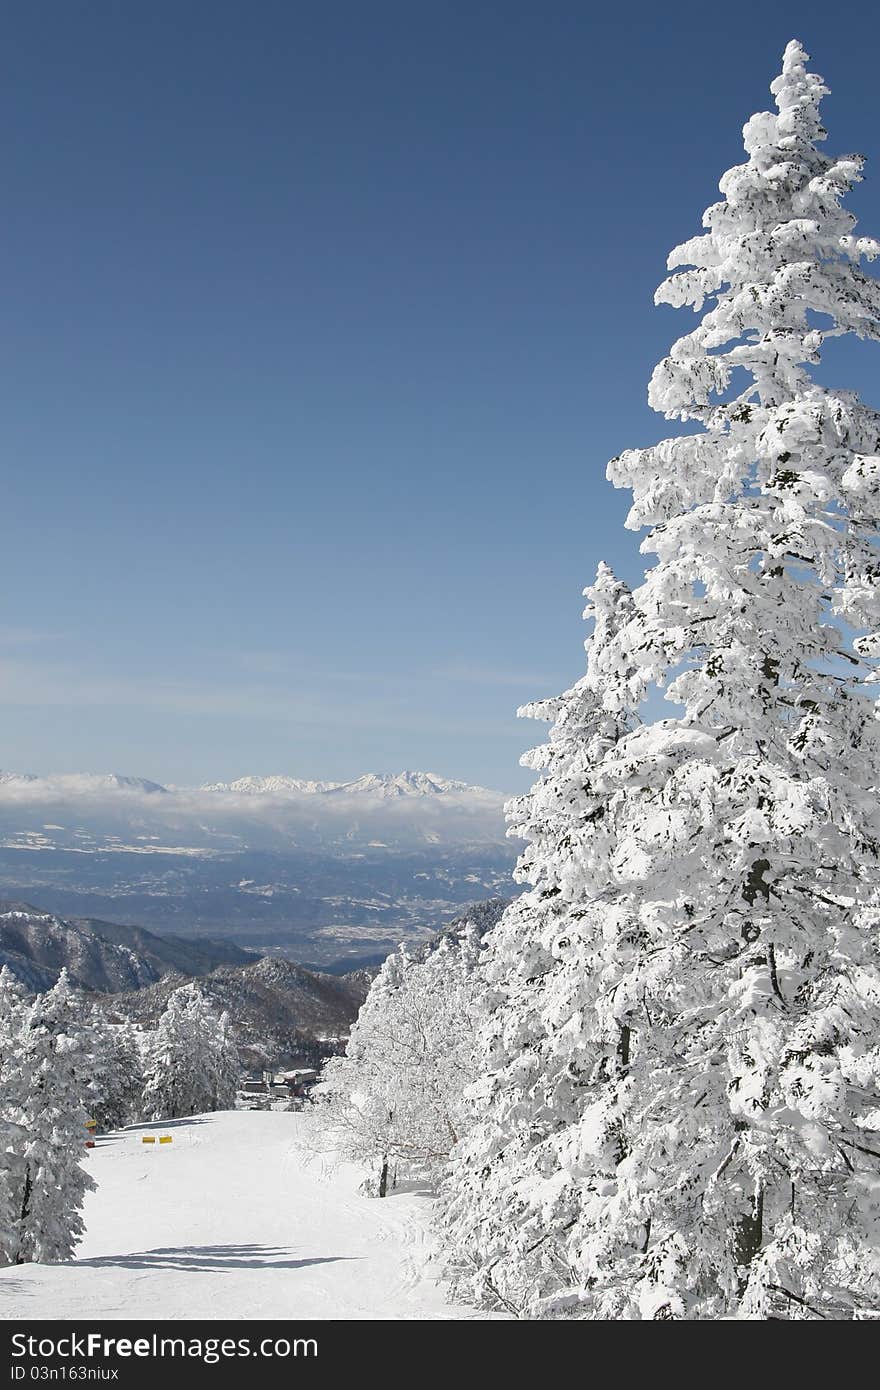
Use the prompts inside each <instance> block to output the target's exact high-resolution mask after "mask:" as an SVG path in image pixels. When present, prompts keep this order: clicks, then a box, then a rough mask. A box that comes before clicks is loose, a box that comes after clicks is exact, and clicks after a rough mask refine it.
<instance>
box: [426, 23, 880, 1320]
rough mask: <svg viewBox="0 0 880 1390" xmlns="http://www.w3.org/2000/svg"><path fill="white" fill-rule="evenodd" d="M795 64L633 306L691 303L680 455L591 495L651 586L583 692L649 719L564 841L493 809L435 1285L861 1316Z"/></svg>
mask: <svg viewBox="0 0 880 1390" xmlns="http://www.w3.org/2000/svg"><path fill="white" fill-rule="evenodd" d="M805 64H806V55H805V54H804V52H803V50H802V48H801V47H800V45H799V44H797V43H794V42H793V43H791V44H789V46H788V48H787V49H786V53H785V57H784V64H783V72H782V74H781V76H780V77H778V78H777V79H776V80H775V82H774V83H773V85H772V89H771V90H772V91H773V93H774V95H775V98H776V105H777V108H778V110H777V114H770V113H761V114H759V115H757V116H754V117H752V119H751V120H750V121H749V122H748V123H747V125H746V126H745V129H744V138H745V146H746V152H747V154H748V160H747V162H746V163H745V164H742V165H740V166H738V167H737V168H735V169H732V170H731V171H729V172H728V173H727V174H725V176H724V178H723V179H722V180H721V185H720V187H721V192H722V194H723V201H721V202H720V203H717V204H715V205H714V206H713V207H711V208H709V210H708V211H707V213H706V214H705V217H704V226H705V228H706V232H705V235H703V236H700V237H697V238H695V239H694V240H692V241H689V242H687V243H685V244H684V246H682V247H679V248H678V249H677V250H676V251H674V252H673V253H672V255H671V257H670V261H669V265H670V269H672V270H673V271H676V273H675V274H673V275H672V276H671V278H670V279H669V280H667V281H666V282H665V284H664V285H663V286H661V288H660V290H659V291H658V296H657V297H658V301H660V302H666V303H671V304H674V305H682V304H691V305H693V307H694V308H695V310H697V311H699V310H700V309H701V308H702V306H703V303H704V301H705V300H706V299H707V298H709V299H710V300H711V301H712V304H711V307H710V309H709V311H708V313H706V315H705V316H704V318H703V320H702V322H701V324H700V325H699V327H698V328H697V329H696V330H695V331H694V332H693V333H691V334H689V335H687V336H686V337H684V338H682V339H680V340H679V341H678V342H677V343H676V344H675V346H674V347H673V349H672V351H671V353H670V355H669V357H668V358H667V359H665V361H664V362H662V363H661V364H660V366H659V367H658V368H657V370H656V371H655V373H654V376H653V378H652V381H651V386H650V391H649V399H650V401H651V403H652V404H653V405H654V406H655V408H657V409H658V410H661V411H663V412H664V413H665V414H666V415H667V417H670V418H681V419H684V420H693V421H696V422H698V424H699V425H700V426H701V429H700V430H699V431H698V432H696V433H692V434H688V435H686V436H684V437H681V438H677V439H670V440H666V441H665V442H663V443H661V444H659V445H657V446H655V447H652V448H648V449H641V450H633V451H630V452H628V453H625V454H623V455H621V457H620V458H618V459H615V460H613V461H612V463H611V464H610V465H609V477H610V479H611V481H612V482H614V483H615V484H616V485H618V486H628V487H631V488H632V490H633V493H634V505H633V508H632V511H631V513H630V517H629V519H628V525H630V526H631V527H633V528H634V529H638V528H640V527H643V526H650V527H651V528H652V530H651V532H650V534H649V535H648V537H647V539H646V540H645V542H644V543H643V549H644V550H646V551H649V552H653V553H655V554H656V555H657V556H658V562H657V564H656V565H655V566H654V568H653V569H652V570H651V571H650V572H649V573H648V575H647V577H646V580H645V583H644V584H643V585H642V586H641V587H640V588H639V589H637V590H635V592H634V593H633V596H632V597H633V605H634V609H635V615H634V617H633V618H632V619H631V620H630V621H629V622H627V623H626V624H625V625H624V626H623V627H622V628H621V630H620V631H619V632H618V633H617V635H616V636H614V637H612V639H611V641H610V643H609V650H608V655H607V666H608V669H613V667H614V665H615V662H616V663H617V664H618V668H619V669H620V670H623V669H624V668H625V667H627V666H628V665H629V664H630V663H632V662H636V663H637V664H638V665H639V667H640V671H641V677H642V678H643V679H645V680H653V681H657V682H658V683H659V684H661V685H662V686H663V687H664V688H665V691H666V694H667V696H668V698H669V699H670V700H671V701H673V702H675V703H677V704H678V705H679V706H680V707H681V713H680V715H679V717H677V718H672V719H668V720H663V721H660V722H659V723H656V724H654V725H653V726H650V727H644V728H640V729H639V728H637V729H634V730H633V731H632V732H627V733H624V734H623V736H622V737H620V738H619V739H618V740H617V742H616V743H614V744H613V745H611V746H609V747H608V748H607V750H605V751H604V753H602V752H601V750H597V752H599V753H600V757H599V759H598V760H597V761H596V762H595V763H591V765H590V767H589V771H588V776H587V777H586V778H585V782H586V783H587V784H588V786H589V787H590V788H591V789H594V790H596V791H598V792H604V794H605V797H606V799H605V801H604V802H603V809H602V813H601V816H600V818H599V823H600V826H601V831H600V833H598V834H596V835H595V836H594V834H593V827H594V826H595V824H596V821H595V817H593V814H592V809H591V803H589V802H583V801H582V800H580V799H579V797H578V796H577V795H575V796H574V797H573V799H572V803H571V816H572V822H573V829H572V830H571V831H568V832H566V833H565V834H564V835H563V836H562V837H561V838H560V840H559V841H558V842H557V843H558V848H556V849H554V845H553V842H552V839H551V840H545V839H543V838H542V830H541V824H540V817H541V816H542V814H543V813H542V806H543V805H545V804H546V802H547V796H548V787H547V785H546V779H545V783H543V784H542V783H539V784H538V786H537V787H536V789H535V791H534V792H533V793H532V796H531V798H527V799H526V802H525V805H524V807H520V808H518V809H517V810H516V824H517V825H519V826H520V827H521V828H522V829H524V830H525V831H526V832H527V833H528V834H529V836H530V838H531V839H532V840H533V845H532V847H531V849H530V851H529V852H528V853H527V855H526V857H525V859H524V868H525V872H526V873H527V875H528V877H529V879H530V881H532V882H533V883H535V884H536V892H535V894H531V895H529V897H528V898H527V899H525V900H523V902H522V903H521V904H517V905H515V907H513V908H511V909H510V910H509V913H508V915H507V918H506V919H505V920H504V921H503V922H502V923H501V924H500V926H499V928H498V929H497V930H496V933H495V934H494V936H493V938H492V939H491V945H490V951H489V958H490V959H489V968H490V971H491V972H492V974H493V976H494V978H495V980H496V982H497V987H498V989H499V996H500V1002H499V1004H498V1008H497V1011H496V1014H495V1015H494V1017H493V1019H492V1020H491V1022H490V1027H489V1030H488V1034H487V1040H486V1041H487V1059H486V1060H487V1068H488V1071H489V1076H488V1077H487V1079H486V1081H485V1083H484V1086H483V1094H484V1097H485V1103H486V1106H487V1115H486V1119H485V1121H484V1122H483V1123H482V1124H481V1125H480V1126H479V1127H478V1128H477V1129H476V1130H475V1131H474V1133H473V1135H472V1136H471V1140H470V1142H469V1144H468V1145H467V1146H465V1147H464V1149H463V1151H462V1153H461V1155H460V1157H459V1160H458V1162H457V1165H456V1168H455V1170H454V1173H453V1177H452V1181H451V1184H450V1190H449V1195H448V1198H447V1211H448V1212H449V1214H450V1234H451V1237H452V1241H453V1252H454V1255H455V1257H456V1259H457V1261H458V1264H459V1267H460V1268H461V1269H466V1268H467V1266H468V1265H470V1266H471V1268H472V1270H473V1271H474V1273H473V1275H472V1282H473V1284H474V1285H475V1286H476V1287H477V1288H478V1289H482V1291H483V1292H484V1293H487V1294H488V1296H490V1297H494V1298H496V1299H498V1300H500V1301H502V1302H506V1303H507V1304H508V1305H509V1306H511V1307H514V1308H516V1309H518V1310H519V1309H525V1310H526V1311H528V1312H531V1313H535V1312H538V1313H540V1312H542V1311H543V1312H546V1313H548V1314H550V1315H561V1316H566V1315H568V1316H579V1317H591V1318H609V1317H614V1318H640V1317H641V1318H718V1317H730V1316H734V1317H746V1318H776V1319H779V1318H783V1319H790V1318H793V1319H800V1318H851V1317H861V1316H865V1315H867V1314H868V1313H869V1312H870V1310H875V1311H876V1309H877V1306H878V1302H880V1300H878V1295H877V1289H878V1287H880V1283H878V1273H880V1271H878V1261H877V1252H878V1247H877V1221H878V1199H877V1192H878V1164H880V1140H878V1133H877V1132H878V1129H880V1108H878V1089H880V1051H878V1043H877V1040H878V1037H880V971H878V934H877V928H878V921H880V911H878V901H880V894H878V877H877V876H878V851H880V825H878V807H877V786H878V781H880V738H878V723H877V720H876V717H875V709H876V706H875V702H874V700H873V699H872V695H871V688H870V687H871V682H872V681H873V680H875V679H876V676H875V658H876V656H877V655H878V654H880V635H878V631H877V630H878V627H880V563H878V560H880V555H878V549H877V529H878V514H880V415H878V413H877V412H876V411H874V410H872V409H870V408H869V407H867V406H865V405H863V404H862V403H861V402H860V401H859V399H858V398H857V397H856V396H855V395H854V394H853V393H852V392H844V391H838V390H830V389H827V388H824V387H822V386H820V385H819V384H817V383H816V382H815V381H814V380H813V379H812V378H811V376H810V373H809V371H808V368H809V367H810V366H812V365H814V364H816V363H817V362H818V360H819V352H820V348H821V345H822V342H823V341H824V339H825V338H827V337H832V336H838V335H840V334H843V333H846V332H852V333H855V334H856V335H857V336H859V337H862V338H873V339H880V289H878V286H877V284H876V282H875V281H874V280H872V279H870V278H869V277H868V276H866V275H865V273H864V272H863V271H862V270H861V269H860V265H859V262H860V260H861V258H862V257H865V256H867V257H873V256H875V255H877V254H878V253H880V246H878V244H877V243H876V242H874V241H871V240H867V239H857V238H855V237H854V236H853V235H852V232H853V226H854V219H853V217H852V215H851V214H849V213H848V212H845V211H843V210H842V208H841V206H840V202H841V199H842V197H843V195H844V194H845V193H846V192H847V191H848V190H849V189H850V188H851V186H852V185H853V184H854V183H855V182H856V181H857V180H858V179H859V177H860V172H861V167H862V160H861V159H860V158H859V157H858V156H849V157H846V158H833V157H829V156H827V155H825V154H823V153H822V152H821V151H820V149H819V148H818V145H819V143H820V142H821V141H822V140H823V139H824V138H825V132H824V130H823V129H822V125H821V122H820V117H819V102H820V99H821V97H822V96H823V95H824V94H825V90H826V89H825V88H824V86H823V84H822V82H821V79H819V78H818V77H815V76H813V75H812V74H810V73H808V72H807V70H806V66H805ZM679 267H685V268H684V269H679ZM560 772H561V774H562V778H563V781H564V779H565V776H566V769H565V767H564V766H562V767H561V768H558V769H554V768H553V766H552V764H551V765H549V771H548V777H549V779H550V780H551V781H556V780H558V778H559V775H560ZM551 795H553V793H552V791H551ZM563 801H564V790H563ZM536 822H537V824H536ZM566 838H567V839H568V840H570V841H572V845H571V849H572V852H571V854H570V855H569V854H568V850H569V845H567V844H566V843H565V841H566ZM566 856H567V864H568V872H567V873H565V872H560V870H559V869H558V867H557V866H556V865H555V863H554V858H555V859H559V858H563V859H565V858H566ZM547 894H550V898H549V900H548V898H547V897H546V896H545V895H547ZM530 901H531V903H532V904H534V911H533V912H531V911H530ZM542 916H543V917H544V919H545V923H546V924H545V925H544V926H543V927H542ZM554 919H555V921H556V930H555V931H554ZM573 919H574V921H573ZM573 927H576V930H573ZM536 935H537V936H538V937H539V938H540V945H541V947H542V948H543V954H541V955H539V957H538V959H537V961H535V962H534V964H533V960H532V958H533V956H534V954H535V953H534V951H533V950H531V949H530V943H531V942H533V941H534V939H535V937H536ZM523 962H525V964H524V963H523ZM524 971H525V972H526V973H527V974H528V976H529V978H528V979H527V980H526V981H525V982H522V974H523V972H524ZM578 982H579V984H578ZM566 1050H568V1051H569V1052H570V1056H571V1059H572V1065H571V1068H570V1072H565V1073H561V1071H560V1067H559V1061H560V1060H561V1059H562V1058H563V1057H564V1055H565V1053H566ZM548 1053H549V1054H553V1055H554V1056H556V1057H558V1059H559V1060H557V1061H555V1063H554V1064H553V1065H552V1066H549V1067H548V1066H547V1065H546V1064H545V1063H544V1061H543V1057H544V1056H545V1055H546V1054H548ZM536 1056H537V1058H538V1060H537V1061H536V1060H535V1058H536ZM596 1059H598V1060H596ZM557 1077H561V1080H562V1084H561V1086H560V1087H559V1089H558V1090H557V1089H555V1088H554V1087H555V1082H556V1079H557ZM579 1085H580V1086H581V1087H582V1089H581V1095H580V1099H578V1098H577V1087H578V1086H579Z"/></svg>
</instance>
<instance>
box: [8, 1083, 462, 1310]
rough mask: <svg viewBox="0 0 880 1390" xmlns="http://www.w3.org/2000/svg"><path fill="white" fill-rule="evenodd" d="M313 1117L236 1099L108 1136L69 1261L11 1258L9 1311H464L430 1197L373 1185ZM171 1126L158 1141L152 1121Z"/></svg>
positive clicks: (96, 1157)
mask: <svg viewBox="0 0 880 1390" xmlns="http://www.w3.org/2000/svg"><path fill="white" fill-rule="evenodd" d="M307 1128H308V1116H307V1114H303V1113H296V1112H287V1111H275V1112H261V1111H246V1110H238V1111H226V1112H222V1113H219V1114H214V1115H198V1116H194V1117H193V1118H192V1119H190V1120H176V1121H173V1122H171V1123H169V1124H168V1125H165V1126H162V1125H141V1126H135V1127H132V1128H131V1129H126V1130H122V1131H120V1132H119V1133H118V1134H112V1135H107V1136H106V1137H104V1138H102V1139H99V1141H98V1146H97V1147H96V1148H95V1149H94V1150H92V1151H91V1152H90V1153H89V1155H88V1158H87V1160H86V1162H87V1164H88V1168H89V1171H90V1172H91V1173H92V1176H93V1177H94V1178H95V1179H96V1181H97V1184H98V1188H97V1191H96V1192H93V1193H90V1194H89V1195H88V1196H87V1198H86V1204H85V1210H84V1219H85V1225H86V1234H85V1236H84V1238H83V1240H82V1243H81V1245H80V1246H79V1249H78V1251H77V1258H76V1260H74V1261H73V1262H71V1263H70V1264H57V1265H22V1266H18V1267H16V1268H10V1269H3V1270H0V1317H3V1318H5V1319H15V1318H28V1319H30V1318H35V1319H42V1318H60V1319H71V1320H73V1319H88V1320H94V1321H98V1320H100V1319H111V1318H137V1319H146V1320H150V1319H157V1320H158V1319H165V1318H170V1319H189V1318H209V1319H212V1320H220V1319H223V1320H229V1319H239V1320H247V1319H253V1318H271V1319H287V1318H322V1319H335V1318H340V1319H361V1320H399V1319H467V1318H479V1317H483V1316H485V1315H484V1314H482V1313H480V1312H478V1311H477V1310H475V1309H472V1308H467V1307H461V1306H457V1305H454V1304H452V1303H451V1302H450V1301H449V1298H448V1295H447V1294H446V1292H445V1290H444V1289H443V1287H442V1286H441V1285H440V1284H438V1283H437V1282H436V1281H435V1279H434V1278H433V1277H432V1274H431V1260H432V1256H433V1243H432V1238H431V1236H430V1232H429V1229H428V1223H429V1220H430V1199H429V1198H428V1197H427V1196H426V1194H425V1193H422V1192H407V1191H404V1192H399V1193H397V1194H392V1195H391V1196H390V1197H388V1198H386V1199H385V1200H384V1201H379V1200H378V1199H376V1198H369V1197H363V1196H361V1195H360V1194H359V1193H358V1191H357V1187H358V1183H359V1182H360V1180H361V1178H362V1176H363V1174H362V1173H361V1172H360V1171H359V1170H358V1169H356V1168H354V1167H353V1166H351V1165H349V1164H341V1165H339V1166H338V1167H337V1166H331V1165H328V1163H327V1162H326V1160H325V1159H322V1158H321V1157H320V1156H313V1155H310V1154H309V1153H308V1151H307V1149H306V1148H304V1147H303V1140H304V1138H305V1137H306V1134H307ZM162 1133H166V1134H171V1135H173V1136H174V1137H173V1141H172V1143H171V1144H163V1145H161V1146H160V1145H159V1144H155V1145H147V1144H143V1143H142V1142H141V1138H142V1135H144V1134H156V1135H158V1134H162Z"/></svg>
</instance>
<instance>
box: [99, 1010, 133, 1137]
mask: <svg viewBox="0 0 880 1390" xmlns="http://www.w3.org/2000/svg"><path fill="white" fill-rule="evenodd" d="M88 1031H89V1053H90V1057H91V1078H90V1086H89V1100H88V1105H89V1107H90V1109H91V1112H92V1118H93V1119H95V1120H97V1122H98V1125H99V1126H100V1128H101V1129H105V1130H106V1129H121V1128H122V1126H123V1125H127V1124H131V1122H132V1121H133V1120H135V1119H138V1118H139V1117H140V1112H141V1103H142V1099H143V1091H144V1077H143V1064H142V1061H141V1053H140V1048H139V1047H138V1043H137V1036H136V1034H135V1031H134V1028H133V1027H132V1025H131V1023H129V1022H123V1023H110V1022H109V1021H108V1019H107V1017H106V1015H105V1013H104V1011H103V1010H102V1009H101V1008H99V1007H98V1005H94V1006H93V1007H92V1011H91V1014H90V1016H89V1020H88Z"/></svg>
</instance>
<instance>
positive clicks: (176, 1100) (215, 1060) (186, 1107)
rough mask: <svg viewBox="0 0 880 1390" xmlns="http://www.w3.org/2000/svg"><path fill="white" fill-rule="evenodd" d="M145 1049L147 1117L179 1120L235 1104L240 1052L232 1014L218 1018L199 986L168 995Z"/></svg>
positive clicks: (191, 985)
mask: <svg viewBox="0 0 880 1390" xmlns="http://www.w3.org/2000/svg"><path fill="white" fill-rule="evenodd" d="M146 1053H147V1055H146V1060H145V1067H144V1071H145V1085H144V1115H145V1117H146V1118H147V1119H153V1120H171V1119H178V1118H180V1117H182V1116H186V1115H197V1114H202V1113H204V1112H206V1111H209V1110H223V1109H227V1108H230V1107H231V1106H232V1105H233V1104H234V1102H235V1082H236V1081H237V1076H238V1052H237V1049H236V1047H235V1043H234V1041H233V1039H232V1036H231V1033H230V1030H229V1019H228V1016H227V1015H226V1014H224V1015H223V1018H222V1019H219V1018H218V1017H217V1015H216V1014H215V1013H214V1011H213V1009H212V1008H211V1006H210V1005H209V1004H208V1002H207V1000H206V999H205V997H204V995H203V994H202V992H201V990H200V989H199V987H198V985H195V984H189V985H183V986H182V987H181V988H180V989H176V990H174V992H173V993H172V994H171V995H170V996H169V998H168V1003H167V1005H166V1007H165V1012H164V1013H163V1014H162V1017H161V1018H160V1019H159V1023H158V1026H157V1027H156V1028H155V1029H154V1030H153V1035H152V1036H151V1037H149V1038H148V1040H147V1045H146Z"/></svg>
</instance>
